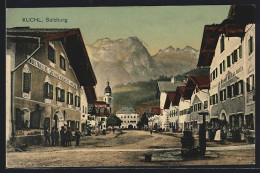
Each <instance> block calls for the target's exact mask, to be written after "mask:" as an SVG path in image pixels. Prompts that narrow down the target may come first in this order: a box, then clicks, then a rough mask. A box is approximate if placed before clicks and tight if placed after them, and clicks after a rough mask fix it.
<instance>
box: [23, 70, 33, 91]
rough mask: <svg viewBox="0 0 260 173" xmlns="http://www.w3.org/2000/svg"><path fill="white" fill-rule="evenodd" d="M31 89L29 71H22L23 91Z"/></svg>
mask: <svg viewBox="0 0 260 173" xmlns="http://www.w3.org/2000/svg"><path fill="white" fill-rule="evenodd" d="M30 91H31V73H24V80H23V92H25V93H29V92H30Z"/></svg>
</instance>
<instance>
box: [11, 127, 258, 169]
mask: <svg viewBox="0 0 260 173" xmlns="http://www.w3.org/2000/svg"><path fill="white" fill-rule="evenodd" d="M181 136H182V134H181V133H161V134H159V133H153V134H152V136H151V135H150V133H149V132H148V131H137V130H132V131H131V130H123V131H122V132H118V131H116V132H115V133H114V134H113V132H110V133H108V134H107V135H99V136H95V135H92V136H85V137H83V139H81V141H80V146H79V147H75V141H73V142H72V146H70V147H62V146H55V147H52V146H47V147H46V146H30V147H28V148H26V149H25V151H23V152H16V151H15V150H14V149H13V148H8V149H7V157H6V158H7V160H6V162H7V163H6V166H7V167H8V168H15V167H23V168H33V167H115V166H116V167H125V166H142V167H143V166H182V165H233V164H246V165H247V164H254V163H255V149H254V145H252V144H247V143H245V142H240V143H231V142H225V143H224V144H220V143H217V142H208V143H207V151H206V157H205V158H202V159H201V158H194V159H188V160H183V159H182V158H181V157H180V148H181V142H180V137H181ZM195 138H197V137H196V136H195ZM195 145H198V140H197V139H196V142H195ZM239 151H242V152H239ZM147 153H152V154H153V155H152V161H151V162H145V158H144V154H147Z"/></svg>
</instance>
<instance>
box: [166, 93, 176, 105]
mask: <svg viewBox="0 0 260 173" xmlns="http://www.w3.org/2000/svg"><path fill="white" fill-rule="evenodd" d="M174 98H175V92H170V93H167V97H166V100H165V104H164V109H169V107H170V104H171V103H173V102H174Z"/></svg>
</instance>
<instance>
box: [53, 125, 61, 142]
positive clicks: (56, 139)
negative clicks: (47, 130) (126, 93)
mask: <svg viewBox="0 0 260 173" xmlns="http://www.w3.org/2000/svg"><path fill="white" fill-rule="evenodd" d="M54 136H55V145H56V146H58V145H59V137H60V135H59V130H58V128H56V129H55V132H54Z"/></svg>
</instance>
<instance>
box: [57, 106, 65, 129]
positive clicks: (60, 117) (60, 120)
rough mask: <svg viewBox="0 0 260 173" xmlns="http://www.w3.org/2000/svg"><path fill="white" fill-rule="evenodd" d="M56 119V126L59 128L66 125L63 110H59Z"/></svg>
mask: <svg viewBox="0 0 260 173" xmlns="http://www.w3.org/2000/svg"><path fill="white" fill-rule="evenodd" d="M54 120H55V125H54V126H55V128H58V130H61V127H62V126H64V121H65V120H64V116H63V114H62V112H61V111H57V112H56V113H55V115H54Z"/></svg>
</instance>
